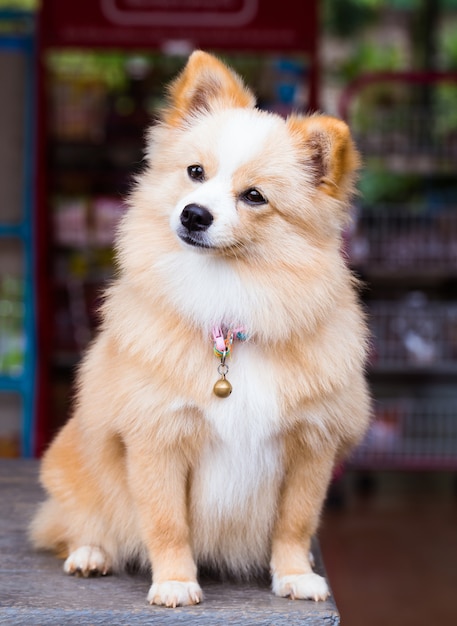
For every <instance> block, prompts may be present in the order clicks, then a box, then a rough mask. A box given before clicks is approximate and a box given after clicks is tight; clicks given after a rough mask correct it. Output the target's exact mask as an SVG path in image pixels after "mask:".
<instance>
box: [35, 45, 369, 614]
mask: <svg viewBox="0 0 457 626" xmlns="http://www.w3.org/2000/svg"><path fill="white" fill-rule="evenodd" d="M254 105H255V103H254V97H253V95H252V94H251V93H250V91H249V90H247V89H246V88H245V87H244V85H243V84H242V81H241V79H240V78H239V77H238V76H237V75H236V74H234V73H233V72H232V71H231V70H230V69H228V68H227V67H226V66H225V65H224V64H223V63H222V62H220V61H219V60H217V59H216V58H215V57H213V56H211V55H208V54H206V53H204V52H200V51H198V52H195V53H193V54H192V55H191V57H190V59H189V61H188V64H187V66H186V67H185V69H184V71H183V72H182V74H181V75H180V76H179V77H178V78H177V79H176V80H175V81H174V83H173V84H172V85H171V87H170V90H169V98H168V105H167V106H166V108H165V109H164V111H163V112H162V117H161V121H160V123H158V124H157V125H155V127H154V128H153V129H152V130H151V131H150V133H149V137H148V150H147V168H146V169H145V172H144V173H143V174H142V175H141V177H140V179H139V181H138V183H137V185H136V188H135V189H134V191H133V192H132V194H131V197H130V208H129V210H128V211H127V214H126V216H125V218H124V220H123V222H122V225H121V228H120V234H119V239H118V242H117V258H118V262H119V276H118V277H117V279H116V280H115V282H114V283H113V285H112V286H111V287H110V288H109V289H108V291H107V295H106V300H105V303H104V306H103V323H102V326H101V330H100V333H99V335H98V338H97V339H96V340H95V341H94V342H93V344H92V345H91V347H90V349H89V350H88V352H87V354H86V357H85V359H84V361H83V363H82V366H81V368H80V371H79V377H78V381H79V385H78V396H77V402H76V409H75V412H74V415H73V417H72V418H71V419H70V421H69V422H68V423H67V424H66V425H65V427H64V428H63V429H62V430H61V432H60V433H59V434H58V436H57V438H56V439H55V441H54V442H53V443H52V445H51V446H50V448H49V450H48V451H47V453H46V454H45V456H44V459H43V463H42V482H43V485H44V486H45V488H46V490H47V492H48V494H49V498H48V500H47V501H46V502H44V504H43V505H42V506H41V508H40V510H39V511H38V513H37V515H36V517H35V519H34V521H33V523H32V528H31V536H32V540H33V542H34V544H35V546H36V547H38V548H45V549H48V548H53V549H56V550H57V551H60V552H63V553H65V554H66V555H67V560H66V561H65V565H64V569H65V571H66V572H67V573H70V574H72V573H76V572H79V573H82V574H83V575H89V574H90V573H94V572H95V573H96V572H98V573H100V574H105V573H108V572H109V571H110V570H117V569H119V568H122V567H123V566H124V565H125V564H126V563H127V562H130V561H132V560H136V561H138V562H139V563H140V564H142V565H146V566H148V567H152V572H153V584H152V587H151V589H150V591H149V595H148V600H149V602H151V603H154V604H165V605H167V606H176V605H185V604H193V603H197V602H199V601H200V600H201V597H202V592H201V589H200V587H199V585H198V582H197V564H198V565H200V564H201V565H207V566H210V567H215V568H217V569H218V570H221V571H224V572H228V573H231V574H234V575H236V576H245V575H248V574H251V573H256V572H259V571H262V570H264V569H266V568H268V567H270V568H271V573H272V579H273V591H274V592H275V593H276V594H277V595H280V596H291V597H294V598H313V599H325V598H326V597H327V595H328V588H327V585H326V582H325V580H324V579H323V578H322V577H320V576H318V575H317V574H315V573H313V572H312V568H311V564H310V556H309V550H310V540H311V536H312V535H313V533H315V531H316V528H317V525H318V520H319V515H320V511H321V508H322V504H323V501H324V498H325V494H326V489H327V486H328V483H329V481H330V479H331V476H332V471H333V469H334V467H335V463H337V462H338V461H339V459H341V458H342V457H343V456H344V455H345V454H346V453H347V451H348V450H349V449H350V448H351V446H353V445H354V444H356V443H357V442H358V441H359V440H360V438H361V436H362V434H363V433H364V431H365V428H366V425H367V420H368V415H369V411H370V409H369V405H370V402H369V397H368V393H367V390H366V384H365V381H364V372H363V369H364V359H365V344H366V330H365V324H364V320H363V316H362V314H361V311H360V307H359V304H358V301H357V293H356V288H355V286H354V280H353V278H352V276H351V274H350V271H349V270H348V269H347V267H346V264H345V262H344V259H343V257H342V254H341V239H342V237H341V234H342V231H343V229H344V226H345V224H346V223H347V221H348V213H349V212H348V208H347V207H348V201H349V197H350V194H351V193H352V191H353V179H354V172H355V170H356V169H357V166H358V157H357V153H356V151H355V149H354V147H353V144H352V142H351V138H350V134H349V131H348V128H347V126H346V125H345V124H344V123H343V122H341V121H339V120H336V119H334V118H331V117H327V116H318V115H315V116H310V117H300V116H294V115H293V116H291V117H290V118H288V119H287V120H284V119H282V118H280V117H279V116H277V115H274V114H271V113H267V112H262V111H259V110H257V109H256V108H255V106H254ZM192 165H199V166H202V167H203V169H204V172H203V174H202V176H201V177H200V178H195V177H193V178H192V177H191V176H190V175H189V172H188V167H189V166H192ZM199 172H200V170H199ZM200 173H201V172H200ZM252 189H255V190H257V192H258V195H256V194H255V193H254V194H253V193H251V194H247V192H248V191H249V190H252ZM246 194H247V195H246ZM260 194H261V195H260ZM253 200H254V201H253ZM189 206H190V207H195V206H197V207H200V208H202V207H203V210H204V211H206V213H204V215H205V216H206V217H207V215H208V212H210V213H211V217H212V219H213V221H212V223H210V224H209V225H208V224H207V225H206V226H205V227H204V228H203V227H202V228H197V229H194V230H192V229H190V228H188V227H186V225H185V223H184V221H183V218H182V215H183V210H184V209H185V207H186V208H188V207H189ZM196 219H197V220H198V219H199V218H198V216H197V218H196ZM215 325H219V326H222V327H224V328H225V329H234V328H237V327H243V328H244V329H245V331H246V332H247V334H248V339H247V341H245V342H243V343H241V342H239V341H236V340H235V342H234V344H233V357H232V358H230V359H228V360H227V363H228V365H229V368H230V371H229V373H228V375H227V378H228V379H229V380H230V382H231V383H232V385H233V393H232V394H231V396H230V397H228V398H219V397H216V396H215V395H214V393H213V385H214V383H215V382H216V381H217V380H218V378H219V377H220V376H219V374H218V372H217V366H218V361H217V359H216V358H215V357H214V355H213V353H212V339H211V331H212V328H213V327H214V326H215Z"/></svg>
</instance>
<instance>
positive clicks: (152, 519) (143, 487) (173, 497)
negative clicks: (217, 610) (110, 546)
mask: <svg viewBox="0 0 457 626" xmlns="http://www.w3.org/2000/svg"><path fill="white" fill-rule="evenodd" d="M185 457H186V455H185V454H184V452H183V451H181V450H179V449H177V450H175V449H172V448H171V447H168V446H167V445H164V446H163V447H162V449H160V450H159V449H158V448H155V449H154V450H153V451H151V450H150V449H147V450H146V449H143V450H139V449H138V446H137V445H136V446H133V447H132V448H131V449H130V454H129V458H128V473H129V484H130V490H131V493H132V494H133V497H134V500H135V503H136V506H137V509H138V515H139V520H140V526H141V533H142V537H143V541H144V543H145V545H146V547H147V549H148V552H149V558H150V560H151V564H152V572H153V580H152V586H151V588H150V590H149V594H148V601H149V602H150V604H161V605H165V606H169V607H176V606H184V605H188V604H198V603H199V602H200V601H201V599H202V591H201V588H200V586H199V585H198V582H197V567H196V565H195V561H194V559H193V555H192V550H191V547H190V531H189V526H188V512H187V476H188V462H187V460H186V458H185Z"/></svg>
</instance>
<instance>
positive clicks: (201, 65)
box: [162, 50, 255, 126]
mask: <svg viewBox="0 0 457 626" xmlns="http://www.w3.org/2000/svg"><path fill="white" fill-rule="evenodd" d="M217 104H223V105H224V106H228V107H254V106H255V98H254V95H253V94H252V93H251V92H250V91H249V89H247V88H246V87H245V86H244V84H243V81H242V80H241V78H240V77H239V76H238V75H237V74H235V72H233V71H232V70H230V69H229V68H228V67H227V66H226V65H224V63H222V61H220V60H219V59H217V58H216V57H214V56H213V55H211V54H208V53H206V52H202V51H200V50H197V51H195V52H193V53H192V54H191V55H190V57H189V60H188V62H187V65H186V66H185V68H184V70H183V71H182V73H181V74H180V75H179V76H178V77H177V78H176V79H175V80H174V81H173V82H172V83H171V85H170V86H169V88H168V106H167V107H166V108H165V109H164V110H163V112H162V119H163V121H164V122H165V123H166V124H169V125H171V126H179V125H180V124H181V123H182V122H183V121H184V120H188V119H189V118H191V117H192V115H195V114H196V113H198V112H200V111H210V110H211V109H212V108H213V107H214V106H216V105H217Z"/></svg>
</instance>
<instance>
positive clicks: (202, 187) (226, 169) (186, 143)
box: [150, 51, 358, 257]
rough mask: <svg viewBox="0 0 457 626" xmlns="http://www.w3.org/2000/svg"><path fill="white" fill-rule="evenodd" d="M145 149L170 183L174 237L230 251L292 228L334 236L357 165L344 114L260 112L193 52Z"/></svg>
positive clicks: (219, 68) (226, 72)
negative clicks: (299, 114) (307, 114)
mask: <svg viewBox="0 0 457 626" xmlns="http://www.w3.org/2000/svg"><path fill="white" fill-rule="evenodd" d="M150 151H151V160H152V161H155V168H156V171H158V172H160V171H161V170H162V172H163V174H164V175H165V174H166V175H167V177H168V179H169V180H170V181H171V179H173V181H174V182H173V185H172V186H173V189H170V193H169V198H168V200H171V199H173V202H172V205H171V206H170V207H169V211H170V214H169V218H170V224H171V228H172V230H173V232H174V233H175V235H176V236H177V237H178V238H179V241H180V242H181V244H182V245H184V246H185V247H189V248H193V249H195V250H196V251H211V252H212V253H216V254H225V255H229V254H231V253H236V255H237V256H238V257H239V256H241V257H242V256H243V254H244V253H247V252H249V254H250V255H252V252H253V251H254V250H257V252H258V251H259V249H260V247H262V246H263V247H264V244H265V241H266V240H267V239H268V240H270V241H271V239H272V237H273V236H274V238H275V240H276V241H278V242H281V239H282V240H283V241H282V243H280V245H282V244H287V236H289V235H290V232H291V231H293V232H294V233H296V234H299V235H300V236H302V235H303V234H306V233H307V232H308V233H313V234H314V237H318V238H323V239H327V238H328V237H334V235H335V234H336V233H339V232H340V231H341V228H342V225H343V224H344V222H345V217H346V210H345V204H346V201H347V198H348V194H349V193H350V192H351V191H352V183H353V174H354V171H355V169H356V167H357V164H358V160H357V154H356V152H355V150H354V147H353V145H352V141H351V138H350V134H349V131H348V128H347V126H346V124H344V122H342V121H340V120H337V119H334V118H331V117H327V116H317V115H316V116H310V117H301V116H291V117H289V118H288V119H287V120H284V119H283V118H281V117H279V116H277V115H274V114H271V113H266V112H263V111H259V110H258V109H256V108H255V99H254V96H253V95H252V93H251V92H250V91H249V90H248V89H247V88H246V87H245V86H244V85H243V83H242V81H241V79H240V77H238V76H237V75H236V74H234V73H233V72H232V71H231V70H230V69H229V68H227V67H226V66H225V65H224V64H223V63H222V62H220V61H219V60H218V59H216V58H215V57H213V56H212V55H209V54H206V53H204V52H200V51H198V52H194V53H193V54H192V55H191V56H190V58H189V61H188V63H187V65H186V67H185V68H184V70H183V72H182V73H181V75H180V76H179V77H178V78H177V79H176V80H175V81H174V82H173V83H172V84H171V86H170V88H169V97H168V104H167V106H166V108H165V109H164V110H163V112H162V123H161V124H160V125H159V127H158V128H157V127H156V128H155V129H154V130H153V131H152V133H151V149H150ZM156 153H157V155H158V156H159V158H160V163H157V158H156V156H157V155H156ZM170 184H171V183H170ZM272 229H274V235H273V230H272ZM281 233H283V235H284V237H281ZM286 234H287V236H286ZM270 253H271V250H270Z"/></svg>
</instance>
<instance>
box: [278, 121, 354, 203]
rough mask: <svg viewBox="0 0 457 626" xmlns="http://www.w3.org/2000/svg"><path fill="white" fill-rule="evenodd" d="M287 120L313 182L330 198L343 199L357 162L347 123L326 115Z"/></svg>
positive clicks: (351, 183)
mask: <svg viewBox="0 0 457 626" xmlns="http://www.w3.org/2000/svg"><path fill="white" fill-rule="evenodd" d="M287 123H288V126H289V129H290V131H291V132H292V135H293V136H295V137H296V138H298V141H299V144H300V147H301V150H302V154H303V156H304V165H305V167H306V168H307V169H308V171H309V172H310V174H311V176H312V179H313V180H314V182H315V184H316V186H317V187H318V188H319V189H320V190H321V191H323V192H324V193H326V194H327V195H329V196H331V197H333V198H337V199H340V200H346V199H347V197H348V195H350V194H351V193H352V191H353V185H354V179H355V173H356V171H357V169H358V168H359V166H360V159H359V154H358V152H357V150H356V148H355V146H354V143H353V141H352V138H351V133H350V131H349V128H348V126H347V124H345V122H343V121H342V120H339V119H337V118H335V117H330V116H327V115H312V116H310V117H298V116H297V117H295V116H291V117H290V118H289V119H288V121H287Z"/></svg>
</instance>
